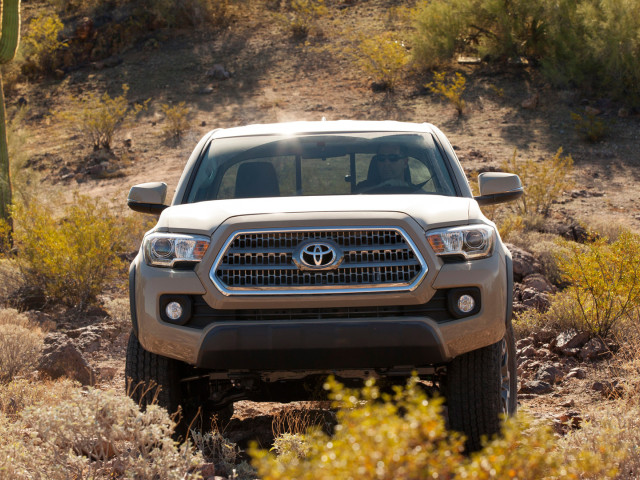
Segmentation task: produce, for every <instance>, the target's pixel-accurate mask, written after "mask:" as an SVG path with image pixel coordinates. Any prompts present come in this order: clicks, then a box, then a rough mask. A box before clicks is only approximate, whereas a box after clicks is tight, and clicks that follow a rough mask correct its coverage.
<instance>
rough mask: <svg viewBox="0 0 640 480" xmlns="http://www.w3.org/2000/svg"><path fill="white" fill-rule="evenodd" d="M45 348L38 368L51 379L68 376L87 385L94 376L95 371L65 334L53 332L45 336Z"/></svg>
mask: <svg viewBox="0 0 640 480" xmlns="http://www.w3.org/2000/svg"><path fill="white" fill-rule="evenodd" d="M44 342H45V348H44V350H43V352H42V356H41V357H40V360H39V363H38V370H40V372H42V373H44V374H46V375H47V376H49V377H51V378H52V379H56V378H60V377H68V378H70V379H72V380H77V381H78V382H80V383H81V384H83V385H88V384H90V383H91V382H92V380H93V379H94V378H95V373H94V372H93V370H92V369H91V367H90V366H89V364H88V363H87V361H86V360H85V358H84V357H83V356H82V353H80V351H79V350H78V348H77V347H76V346H75V345H74V343H73V341H72V340H71V339H70V338H69V337H68V336H67V335H65V334H63V333H58V332H53V333H50V334H48V335H47V336H46V337H45V340H44Z"/></svg>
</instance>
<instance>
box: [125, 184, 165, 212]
mask: <svg viewBox="0 0 640 480" xmlns="http://www.w3.org/2000/svg"><path fill="white" fill-rule="evenodd" d="M166 196H167V184H166V183H163V182H150V183H141V184H140V185H135V186H133V187H131V190H129V197H128V198H127V205H128V206H129V208H130V209H131V210H134V211H136V212H141V213H151V214H154V215H159V214H160V213H162V211H163V210H164V209H165V208H167V207H168V205H165V204H164V200H165V197H166Z"/></svg>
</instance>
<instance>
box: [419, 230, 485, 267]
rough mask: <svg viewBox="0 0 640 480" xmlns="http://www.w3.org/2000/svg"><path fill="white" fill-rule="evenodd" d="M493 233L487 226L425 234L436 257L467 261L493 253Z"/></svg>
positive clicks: (435, 231) (434, 231)
mask: <svg viewBox="0 0 640 480" xmlns="http://www.w3.org/2000/svg"><path fill="white" fill-rule="evenodd" d="M494 239H495V231H494V229H493V227H490V226H488V225H468V226H466V227H453V228H443V229H441V230H433V231H431V232H427V240H428V241H429V244H430V245H431V248H433V251H434V252H436V255H438V256H449V255H451V256H456V255H457V256H463V257H464V258H465V259H467V260H471V259H474V258H484V257H488V256H490V255H491V254H492V253H493V244H494Z"/></svg>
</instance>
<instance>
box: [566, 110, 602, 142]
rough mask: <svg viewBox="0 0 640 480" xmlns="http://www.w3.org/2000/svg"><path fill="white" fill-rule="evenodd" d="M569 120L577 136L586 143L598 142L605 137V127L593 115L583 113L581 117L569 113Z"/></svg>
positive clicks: (578, 114)
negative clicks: (571, 121)
mask: <svg viewBox="0 0 640 480" xmlns="http://www.w3.org/2000/svg"><path fill="white" fill-rule="evenodd" d="M571 119H572V120H573V126H574V128H575V130H576V132H577V133H578V135H580V136H581V137H582V138H584V139H585V140H587V141H588V142H592V143H595V142H599V141H600V140H602V139H603V138H604V137H605V136H606V135H607V131H608V128H607V126H606V125H605V123H604V122H603V121H602V120H600V119H599V118H597V117H596V115H595V114H594V113H590V112H585V113H584V115H583V114H580V113H575V112H571Z"/></svg>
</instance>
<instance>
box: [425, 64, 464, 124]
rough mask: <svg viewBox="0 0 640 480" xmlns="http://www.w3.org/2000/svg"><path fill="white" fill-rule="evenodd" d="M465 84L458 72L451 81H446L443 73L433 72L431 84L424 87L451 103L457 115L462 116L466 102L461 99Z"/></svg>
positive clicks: (462, 76)
mask: <svg viewBox="0 0 640 480" xmlns="http://www.w3.org/2000/svg"><path fill="white" fill-rule="evenodd" d="M466 84H467V79H466V78H465V77H464V75H462V74H461V73H460V72H456V73H455V75H454V77H453V79H448V78H447V75H446V73H445V72H434V74H433V82H430V83H427V85H426V87H427V88H428V89H429V90H431V91H432V92H433V93H435V94H436V95H439V96H440V97H442V98H444V99H445V100H448V101H449V102H450V103H452V104H453V105H454V106H455V107H456V111H457V112H458V115H462V114H463V113H464V109H465V107H466V102H465V101H464V100H463V99H462V94H463V93H464V91H465V89H466Z"/></svg>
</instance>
